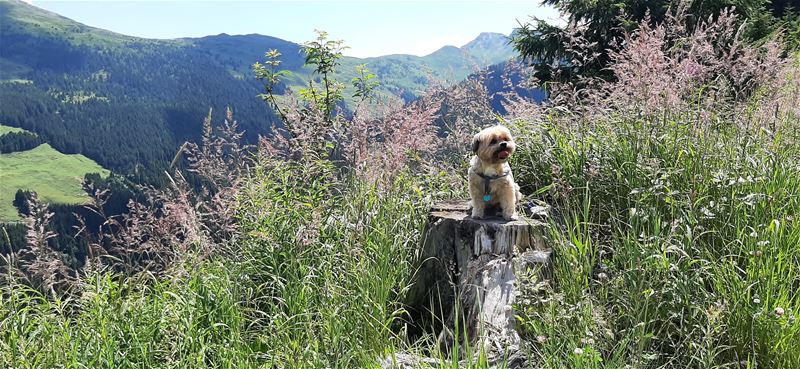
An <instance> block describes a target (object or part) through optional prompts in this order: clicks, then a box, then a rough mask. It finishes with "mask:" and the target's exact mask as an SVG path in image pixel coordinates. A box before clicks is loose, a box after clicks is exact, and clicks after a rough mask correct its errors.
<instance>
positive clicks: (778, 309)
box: [775, 306, 786, 317]
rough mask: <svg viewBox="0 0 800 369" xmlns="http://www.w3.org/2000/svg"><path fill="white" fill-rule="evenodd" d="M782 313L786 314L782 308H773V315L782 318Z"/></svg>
mask: <svg viewBox="0 0 800 369" xmlns="http://www.w3.org/2000/svg"><path fill="white" fill-rule="evenodd" d="M784 313H786V312H785V311H784V310H783V308H782V307H780V306H779V307H776V308H775V315H777V316H779V317H780V316H783V314H784Z"/></svg>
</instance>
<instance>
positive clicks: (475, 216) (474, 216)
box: [472, 211, 483, 219]
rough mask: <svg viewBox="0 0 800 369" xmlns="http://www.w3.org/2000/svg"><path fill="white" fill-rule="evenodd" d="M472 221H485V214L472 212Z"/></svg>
mask: <svg viewBox="0 0 800 369" xmlns="http://www.w3.org/2000/svg"><path fill="white" fill-rule="evenodd" d="M472 219H483V213H482V212H476V211H473V212H472Z"/></svg>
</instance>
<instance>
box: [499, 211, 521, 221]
mask: <svg viewBox="0 0 800 369" xmlns="http://www.w3.org/2000/svg"><path fill="white" fill-rule="evenodd" d="M503 219H505V220H519V214H517V212H514V213H513V214H503Z"/></svg>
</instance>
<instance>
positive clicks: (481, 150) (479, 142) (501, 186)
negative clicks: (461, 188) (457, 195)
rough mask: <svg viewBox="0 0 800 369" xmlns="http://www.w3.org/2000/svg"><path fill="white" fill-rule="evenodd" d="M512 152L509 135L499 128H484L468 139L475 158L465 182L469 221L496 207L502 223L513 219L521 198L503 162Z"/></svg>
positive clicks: (511, 140)
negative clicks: (470, 207) (469, 199)
mask: <svg viewBox="0 0 800 369" xmlns="http://www.w3.org/2000/svg"><path fill="white" fill-rule="evenodd" d="M515 149H516V144H514V138H513V137H511V132H509V130H508V128H506V127H503V126H500V125H498V126H494V127H489V128H486V129H484V130H482V131H480V132H478V134H476V135H475V137H474V138H473V139H472V152H474V153H475V156H473V157H472V160H470V167H469V176H468V178H469V193H470V195H471V196H472V217H473V218H476V219H480V218H483V217H485V216H486V215H487V210H488V209H494V208H497V207H498V206H499V207H500V210H501V212H502V215H503V218H504V219H505V220H512V219H517V203H518V202H519V201H520V200H521V199H522V194H521V193H520V192H519V185H517V183H516V182H514V175H512V174H511V166H509V165H508V162H507V161H508V158H509V157H510V156H511V154H513V153H514V150H515Z"/></svg>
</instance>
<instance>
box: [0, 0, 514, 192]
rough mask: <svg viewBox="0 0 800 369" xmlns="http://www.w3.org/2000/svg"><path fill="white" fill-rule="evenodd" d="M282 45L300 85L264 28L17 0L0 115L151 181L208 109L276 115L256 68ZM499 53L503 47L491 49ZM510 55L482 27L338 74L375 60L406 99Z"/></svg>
mask: <svg viewBox="0 0 800 369" xmlns="http://www.w3.org/2000/svg"><path fill="white" fill-rule="evenodd" d="M269 49H277V50H279V51H280V52H281V53H282V54H283V55H282V57H281V60H282V64H281V68H284V69H287V70H289V71H291V72H292V78H290V79H288V80H287V81H286V84H287V85H288V86H289V87H291V86H297V85H299V84H300V83H302V81H303V80H305V79H306V78H307V77H308V76H309V73H310V70H309V69H307V68H304V67H303V59H304V58H303V55H302V53H301V46H300V45H298V44H296V43H293V42H289V41H285V40H281V39H278V38H274V37H269V36H263V35H255V34H251V35H227V34H220V35H216V36H208V37H202V38H182V39H173V40H155V39H144V38H138V37H132V36H126V35H121V34H117V33H114V32H110V31H107V30H102V29H98V28H94V27H89V26H86V25H83V24H81V23H78V22H75V21H72V20H70V19H68V18H65V17H62V16H60V15H58V14H55V13H52V12H48V11H46V10H43V9H40V8H37V7H35V6H32V5H28V4H26V3H23V2H21V1H18V0H11V1H8V0H3V1H0V122H2V123H3V124H6V125H10V126H15V127H20V128H24V129H27V130H29V131H32V132H34V133H36V134H37V135H38V136H39V137H41V138H42V139H43V140H44V142H47V143H49V144H50V145H51V146H52V147H53V148H55V149H57V150H58V151H60V152H62V153H65V154H83V155H85V156H87V157H89V158H91V159H92V160H94V161H96V162H97V163H99V164H100V165H102V166H103V167H105V168H108V169H111V170H112V171H114V172H117V173H123V174H131V175H133V176H134V177H133V179H134V180H137V181H140V182H147V181H148V179H152V178H155V177H158V176H160V173H162V172H163V169H165V168H166V167H167V165H168V163H169V162H170V160H171V159H172V158H173V156H174V154H175V152H176V150H177V148H178V146H179V145H180V144H182V143H183V142H184V141H186V140H195V139H197V138H198V137H199V133H200V130H201V122H202V119H203V117H204V116H205V114H206V113H207V112H208V109H209V108H212V109H213V111H214V115H215V119H214V121H215V122H218V121H221V120H222V119H221V117H222V114H223V113H224V109H225V107H226V106H230V107H232V109H233V110H234V112H235V116H236V118H237V120H238V121H239V122H240V127H241V128H243V129H244V130H246V132H247V134H246V138H247V139H248V140H251V141H252V140H254V139H255V138H256V137H257V136H258V135H263V134H266V133H268V132H269V131H270V127H271V126H272V125H274V124H276V123H277V119H276V118H275V115H274V113H273V112H272V111H271V110H270V109H269V108H268V107H267V106H266V104H264V103H263V102H262V101H261V100H260V99H259V98H258V97H257V95H258V94H259V93H261V92H263V91H262V89H261V85H260V83H259V82H258V81H256V80H255V79H254V78H253V76H252V73H251V72H250V66H251V65H252V64H253V63H254V62H256V61H263V58H264V53H265V52H266V51H267V50H269ZM493 50H494V51H493ZM512 56H513V52H512V50H511V49H510V48H509V47H508V45H507V44H506V42H505V39H504V37H503V36H502V35H498V34H488V33H484V34H481V35H480V36H478V38H477V39H475V40H474V41H472V42H470V43H468V44H467V45H464V47H461V48H458V47H454V46H446V47H443V48H442V49H440V50H438V51H436V52H434V53H432V54H430V55H426V56H423V57H418V56H413V55H387V56H382V57H375V58H364V59H360V58H352V57H344V58H343V59H342V61H341V62H342V63H341V64H342V65H341V67H340V68H339V75H338V76H337V78H338V79H340V80H342V81H345V82H348V81H350V80H351V79H352V78H353V77H355V72H354V68H355V66H356V65H359V64H366V65H367V66H368V68H370V70H371V71H373V72H374V73H376V74H377V75H378V78H379V80H380V82H381V87H380V89H381V91H382V92H383V93H391V94H395V95H397V96H400V97H402V98H403V99H405V100H406V101H409V100H413V99H415V98H416V97H418V96H420V95H421V94H422V93H423V92H424V91H425V90H426V88H427V87H428V86H429V85H430V83H431V82H432V81H433V80H437V81H445V83H453V82H457V81H459V80H462V79H463V78H465V77H466V76H468V75H469V74H470V73H472V72H474V71H477V70H479V69H482V68H484V67H486V66H488V65H490V64H494V63H497V62H501V61H503V60H506V59H508V58H510V57H512Z"/></svg>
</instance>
